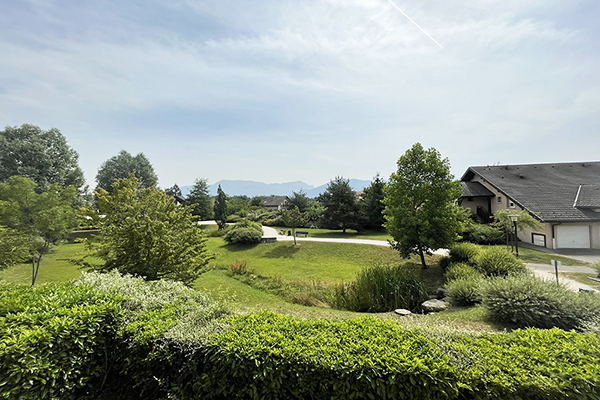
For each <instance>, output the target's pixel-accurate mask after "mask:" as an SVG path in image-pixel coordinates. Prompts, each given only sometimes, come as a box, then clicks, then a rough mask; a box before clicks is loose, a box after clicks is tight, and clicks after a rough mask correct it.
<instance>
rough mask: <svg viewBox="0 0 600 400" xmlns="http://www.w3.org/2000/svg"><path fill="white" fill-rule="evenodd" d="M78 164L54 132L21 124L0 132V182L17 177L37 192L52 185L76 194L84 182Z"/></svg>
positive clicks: (69, 149)
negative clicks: (26, 181) (32, 183)
mask: <svg viewBox="0 0 600 400" xmlns="http://www.w3.org/2000/svg"><path fill="white" fill-rule="evenodd" d="M78 160H79V155H78V154H77V152H76V151H75V150H73V149H72V148H71V147H70V146H69V145H68V144H67V140H66V139H65V137H64V136H63V135H62V134H61V133H60V131H59V130H58V129H56V128H51V129H48V130H43V129H41V128H40V127H38V126H35V125H30V124H24V125H21V126H20V127H17V126H15V127H11V126H7V127H6V128H5V129H4V130H3V131H0V182H6V181H7V180H8V178H10V177H11V176H16V175H18V176H24V177H26V178H29V179H30V180H32V181H33V182H35V183H36V184H37V187H36V191H37V192H43V191H45V190H47V189H48V188H49V187H50V185H52V184H57V185H59V186H61V187H67V186H74V187H75V188H76V189H77V190H78V191H79V190H81V188H82V187H83V185H84V184H85V179H84V178H83V172H82V171H81V168H79V164H78Z"/></svg>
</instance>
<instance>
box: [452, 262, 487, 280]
mask: <svg viewBox="0 0 600 400" xmlns="http://www.w3.org/2000/svg"><path fill="white" fill-rule="evenodd" d="M481 276H482V275H481V272H479V271H478V270H477V269H476V268H475V267H473V266H471V265H469V264H466V263H456V264H451V265H450V267H449V268H448V270H447V271H446V279H447V280H448V281H453V280H455V279H466V278H478V277H481Z"/></svg>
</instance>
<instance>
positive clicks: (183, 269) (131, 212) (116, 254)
mask: <svg viewBox="0 0 600 400" xmlns="http://www.w3.org/2000/svg"><path fill="white" fill-rule="evenodd" d="M96 196H97V198H98V214H95V213H93V212H92V216H93V217H94V220H95V221H96V222H97V224H98V225H99V231H98V234H97V235H96V236H95V242H96V243H88V248H90V249H91V250H94V253H95V254H96V255H97V256H99V257H100V258H102V259H103V260H104V262H105V263H104V264H103V265H101V266H97V265H96V266H94V265H93V264H85V263H84V265H87V266H88V267H92V268H94V269H96V270H100V271H109V270H113V269H115V270H118V271H119V272H121V273H128V274H132V275H137V276H141V277H144V279H146V280H157V279H163V278H164V279H172V280H178V281H181V282H183V283H185V284H186V285H190V284H191V283H192V282H193V281H194V280H195V279H196V278H198V276H199V275H200V274H201V273H203V272H205V271H206V270H207V268H206V267H207V264H208V261H209V260H210V259H211V258H212V256H211V255H210V254H209V252H208V250H207V248H206V239H205V238H204V237H203V235H202V231H201V229H200V227H198V225H197V224H196V223H195V220H194V218H193V216H192V208H191V207H189V206H180V205H178V204H176V203H175V200H174V199H173V198H168V197H167V196H166V195H165V192H163V191H162V190H159V189H157V188H156V187H154V186H153V187H150V188H144V187H142V186H141V185H140V182H139V181H138V179H137V178H136V177H134V176H132V177H130V178H128V179H118V180H116V181H115V182H114V183H113V191H112V194H111V193H109V192H107V191H106V190H104V189H99V190H98V192H97V193H96ZM99 215H104V217H103V218H99Z"/></svg>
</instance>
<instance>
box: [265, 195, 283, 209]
mask: <svg viewBox="0 0 600 400" xmlns="http://www.w3.org/2000/svg"><path fill="white" fill-rule="evenodd" d="M287 199H288V197H287V196H265V197H263V201H264V202H265V206H266V207H279V206H280V205H282V204H283V203H284V202H285V201H286V200H287Z"/></svg>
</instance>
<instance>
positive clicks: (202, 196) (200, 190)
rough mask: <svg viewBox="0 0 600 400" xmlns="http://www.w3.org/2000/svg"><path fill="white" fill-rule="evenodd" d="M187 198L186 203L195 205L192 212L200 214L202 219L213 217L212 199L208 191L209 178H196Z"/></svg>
mask: <svg viewBox="0 0 600 400" xmlns="http://www.w3.org/2000/svg"><path fill="white" fill-rule="evenodd" d="M185 200H186V205H188V206H192V207H193V210H192V214H193V215H196V216H198V217H199V218H200V219H201V220H208V219H211V218H212V217H213V214H214V212H213V207H212V200H211V198H210V194H209V193H208V180H206V179H202V178H200V179H196V180H195V181H194V186H193V187H192V190H190V193H189V194H188V195H187V198H186V199H185Z"/></svg>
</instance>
